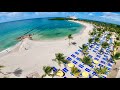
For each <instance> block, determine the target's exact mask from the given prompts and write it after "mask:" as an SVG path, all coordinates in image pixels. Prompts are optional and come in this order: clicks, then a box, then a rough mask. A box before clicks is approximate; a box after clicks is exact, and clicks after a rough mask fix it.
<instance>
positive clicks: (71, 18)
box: [49, 16, 78, 20]
mask: <svg viewBox="0 0 120 90" xmlns="http://www.w3.org/2000/svg"><path fill="white" fill-rule="evenodd" d="M49 20H78V19H77V18H76V17H73V16H71V17H55V18H51V19H49Z"/></svg>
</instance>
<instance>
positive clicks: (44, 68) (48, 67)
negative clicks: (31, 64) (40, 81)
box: [42, 66, 53, 78]
mask: <svg viewBox="0 0 120 90" xmlns="http://www.w3.org/2000/svg"><path fill="white" fill-rule="evenodd" d="M52 70H53V68H52V67H50V66H43V71H44V73H45V74H44V75H42V78H43V77H45V76H46V75H48V76H52V75H51V74H50V73H51V72H52Z"/></svg>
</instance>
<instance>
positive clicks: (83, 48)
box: [79, 44, 88, 55]
mask: <svg viewBox="0 0 120 90" xmlns="http://www.w3.org/2000/svg"><path fill="white" fill-rule="evenodd" d="M79 48H80V49H82V53H83V54H84V55H87V54H88V52H87V50H88V46H87V45H85V44H83V45H82V47H79Z"/></svg>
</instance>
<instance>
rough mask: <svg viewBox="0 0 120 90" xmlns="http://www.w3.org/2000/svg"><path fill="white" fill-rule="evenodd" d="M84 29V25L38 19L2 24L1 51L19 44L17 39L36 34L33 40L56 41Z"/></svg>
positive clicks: (0, 30) (0, 31)
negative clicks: (55, 39)
mask: <svg viewBox="0 0 120 90" xmlns="http://www.w3.org/2000/svg"><path fill="white" fill-rule="evenodd" d="M83 28H84V26H83V25H81V24H78V23H74V22H70V21H62V20H49V19H48V18H36V19H27V20H18V21H11V22H5V23H0V51H2V50H4V49H6V48H8V47H11V46H13V45H15V44H17V43H18V41H17V40H16V38H18V37H20V36H22V35H27V34H34V35H33V39H35V40H40V39H42V40H43V39H54V38H62V37H66V36H67V35H69V34H76V33H78V32H79V31H80V30H82V29H83Z"/></svg>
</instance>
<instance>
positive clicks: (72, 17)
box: [68, 16, 77, 19]
mask: <svg viewBox="0 0 120 90" xmlns="http://www.w3.org/2000/svg"><path fill="white" fill-rule="evenodd" d="M68 18H71V19H77V17H75V16H69V17H68Z"/></svg>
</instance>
